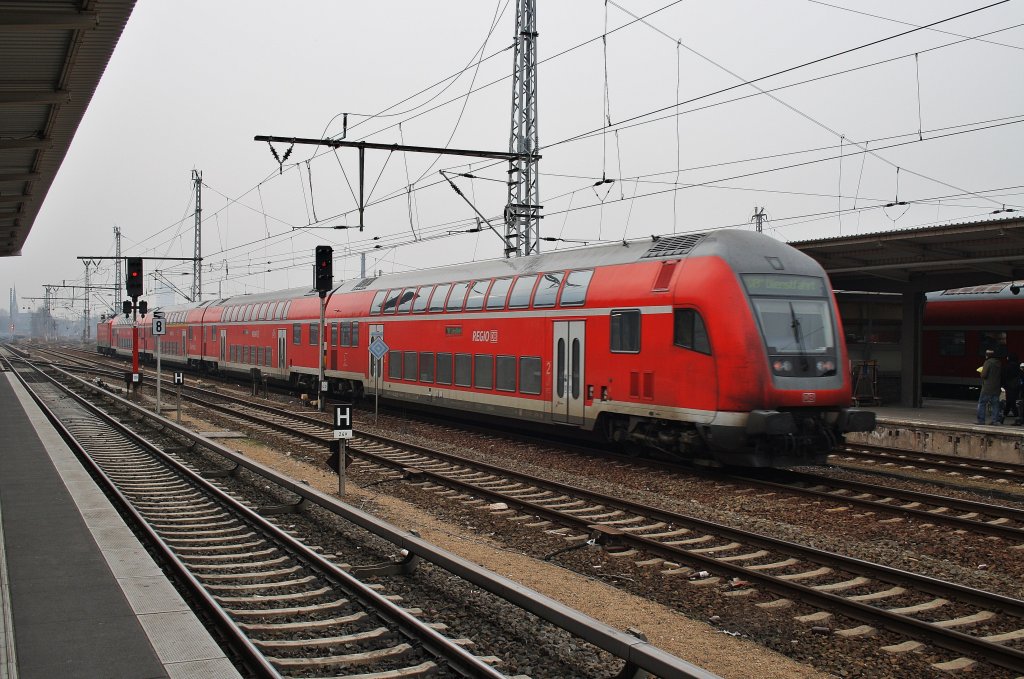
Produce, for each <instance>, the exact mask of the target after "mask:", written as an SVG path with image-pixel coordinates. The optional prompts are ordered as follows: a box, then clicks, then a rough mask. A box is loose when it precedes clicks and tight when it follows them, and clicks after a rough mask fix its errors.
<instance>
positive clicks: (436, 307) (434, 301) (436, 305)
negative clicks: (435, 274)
mask: <svg viewBox="0 0 1024 679" xmlns="http://www.w3.org/2000/svg"><path fill="white" fill-rule="evenodd" d="M451 289H452V286H451V284H447V285H439V286H437V287H436V288H434V294H433V295H431V296H430V305H429V306H428V307H427V311H430V312H432V311H443V310H444V301H445V299H447V298H448V291H449V290H451Z"/></svg>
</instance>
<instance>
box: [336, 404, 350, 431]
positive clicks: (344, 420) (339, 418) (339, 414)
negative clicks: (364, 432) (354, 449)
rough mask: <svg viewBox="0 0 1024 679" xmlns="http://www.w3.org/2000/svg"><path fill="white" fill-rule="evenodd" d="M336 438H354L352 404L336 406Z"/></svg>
mask: <svg viewBox="0 0 1024 679" xmlns="http://www.w3.org/2000/svg"><path fill="white" fill-rule="evenodd" d="M334 438H336V439H350V438H352V406H350V405H335V406H334Z"/></svg>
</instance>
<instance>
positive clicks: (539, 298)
mask: <svg viewBox="0 0 1024 679" xmlns="http://www.w3.org/2000/svg"><path fill="white" fill-rule="evenodd" d="M563 276H565V274H564V273H562V272H561V271H554V272H552V273H546V274H544V275H543V276H541V279H540V284H539V285H538V286H537V292H536V294H534V296H533V306H535V307H549V306H555V298H556V297H557V296H558V288H559V287H561V285H562V277H563Z"/></svg>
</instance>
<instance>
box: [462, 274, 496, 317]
mask: <svg viewBox="0 0 1024 679" xmlns="http://www.w3.org/2000/svg"><path fill="white" fill-rule="evenodd" d="M490 284H491V282H490V281H477V282H475V283H473V287H471V288H470V289H469V296H467V297H466V311H479V310H480V309H483V308H484V295H485V294H486V293H487V286H489V285H490Z"/></svg>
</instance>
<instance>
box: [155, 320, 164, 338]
mask: <svg viewBox="0 0 1024 679" xmlns="http://www.w3.org/2000/svg"><path fill="white" fill-rule="evenodd" d="M166 333H167V326H166V325H165V321H164V319H162V318H154V319H153V334H154V335H163V334H166Z"/></svg>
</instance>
